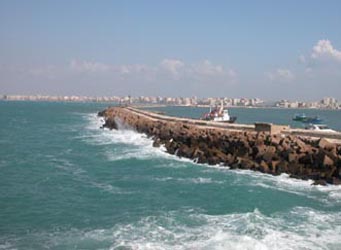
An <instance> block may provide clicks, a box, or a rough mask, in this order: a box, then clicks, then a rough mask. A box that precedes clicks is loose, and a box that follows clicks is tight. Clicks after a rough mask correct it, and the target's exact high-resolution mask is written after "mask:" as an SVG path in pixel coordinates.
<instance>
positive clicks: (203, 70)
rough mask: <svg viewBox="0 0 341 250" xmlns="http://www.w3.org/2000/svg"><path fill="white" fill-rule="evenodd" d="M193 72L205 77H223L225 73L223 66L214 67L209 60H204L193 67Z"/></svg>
mask: <svg viewBox="0 0 341 250" xmlns="http://www.w3.org/2000/svg"><path fill="white" fill-rule="evenodd" d="M193 71H194V73H196V74H199V75H206V76H217V75H223V74H224V73H226V72H225V71H224V68H223V66H221V65H214V64H213V63H211V62H210V61H209V60H205V61H203V62H200V63H198V64H195V65H193Z"/></svg>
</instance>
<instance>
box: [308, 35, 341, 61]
mask: <svg viewBox="0 0 341 250" xmlns="http://www.w3.org/2000/svg"><path fill="white" fill-rule="evenodd" d="M311 58H313V59H324V60H328V59H332V60H337V61H340V62H341V51H339V50H337V49H335V48H334V47H333V45H332V43H331V42H330V41H329V40H319V41H318V42H317V44H316V45H315V46H314V47H313V51H312V53H311Z"/></svg>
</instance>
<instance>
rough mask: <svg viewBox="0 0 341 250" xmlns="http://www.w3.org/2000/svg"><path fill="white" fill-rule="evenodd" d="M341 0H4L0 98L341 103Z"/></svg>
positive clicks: (0, 6)
mask: <svg viewBox="0 0 341 250" xmlns="http://www.w3.org/2000/svg"><path fill="white" fill-rule="evenodd" d="M340 9H341V2H340V1H326V2H322V1H300V2H297V1H285V2H282V3H280V2H278V3H273V2H271V1H257V2H255V3H253V2H247V1H213V2H205V1H199V2H198V1H186V2H181V1H172V2H168V3H161V2H160V3H159V2H152V1H143V2H142V1H141V2H133V1H124V2H118V1H115V2H103V3H95V2H91V1H73V2H72V3H69V2H68V1H25V2H21V1H2V2H1V3H0V19H1V22H0V32H1V34H2V39H1V41H0V51H1V55H2V56H1V58H0V75H1V78H0V94H2V95H4V94H8V95H16V94H19V95H20V94H21V95H34V94H41V95H97V96H104V95H120V96H125V95H132V96H141V95H144V96H173V97H176V96H198V97H201V98H202V97H207V96H213V97H219V96H245V97H247V98H252V97H253V96H258V97H259V98H262V99H266V100H279V99H290V100H304V101H307V100H316V99H322V98H323V97H325V96H334V97H335V98H337V99H341V91H339V87H340V84H341V70H340V69H341V31H340V29H339V24H340V23H341V13H340V11H339V10H340Z"/></svg>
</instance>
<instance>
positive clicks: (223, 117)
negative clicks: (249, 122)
mask: <svg viewBox="0 0 341 250" xmlns="http://www.w3.org/2000/svg"><path fill="white" fill-rule="evenodd" d="M201 119H202V120H206V121H215V122H226V123H234V122H235V121H236V120H237V117H236V116H230V115H229V112H228V110H227V109H224V104H223V101H221V105H220V108H218V107H217V106H216V107H215V108H214V109H213V110H212V109H211V107H210V112H208V113H205V114H204V115H203V116H202V117H201Z"/></svg>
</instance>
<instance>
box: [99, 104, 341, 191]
mask: <svg viewBox="0 0 341 250" xmlns="http://www.w3.org/2000/svg"><path fill="white" fill-rule="evenodd" d="M98 115H99V116H102V117H104V119H105V124H104V127H106V128H109V129H122V128H124V127H125V128H127V127H128V128H131V129H134V130H136V131H137V132H139V133H145V134H146V135H148V136H149V137H151V138H152V139H153V146H155V147H159V146H161V145H164V146H165V148H166V150H167V152H168V153H170V154H174V155H177V156H179V157H185V158H189V159H193V160H194V161H195V162H197V163H207V164H210V165H217V164H220V165H222V166H228V167H230V168H231V169H249V170H254V171H260V172H263V173H267V174H272V175H279V174H282V173H286V174H289V175H290V177H293V178H298V179H304V180H308V179H311V180H313V181H314V184H320V185H326V184H327V183H329V184H337V185H338V184H341V146H340V144H338V143H337V142H339V141H340V139H341V133H335V134H323V133H317V132H312V131H304V130H292V129H290V128H289V127H288V126H280V125H274V124H267V123H257V124H255V125H247V124H222V123H218V122H211V121H202V120H196V119H187V118H178V117H171V116H165V115H160V114H156V113H152V112H148V111H144V110H141V109H136V108H132V107H110V108H107V109H105V110H103V111H101V112H99V113H98ZM327 138H329V139H327ZM331 141H332V142H331Z"/></svg>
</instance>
